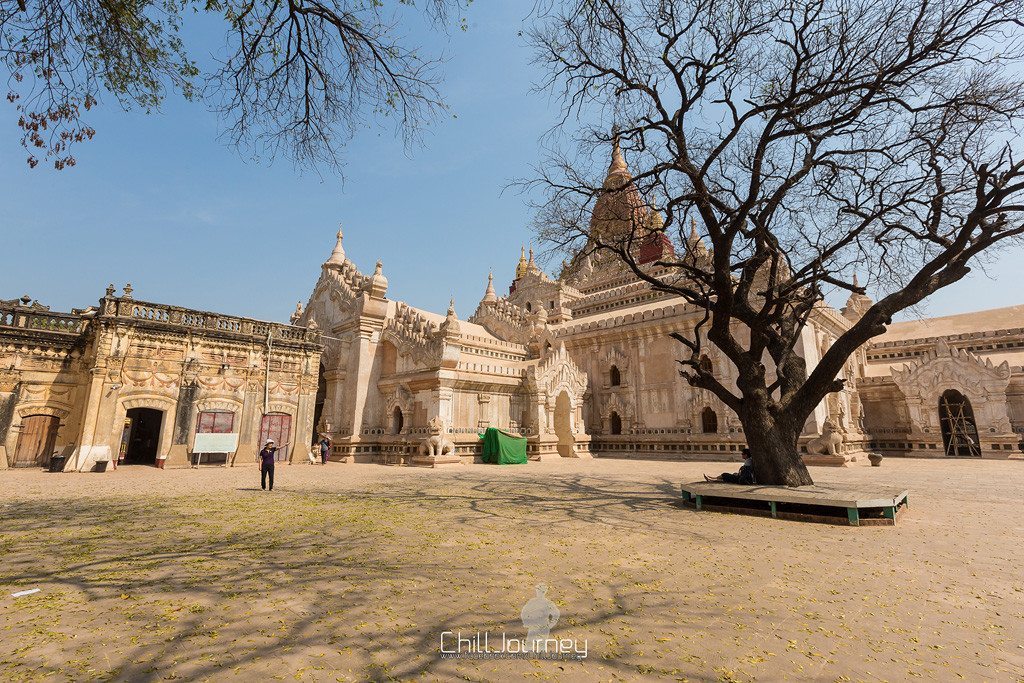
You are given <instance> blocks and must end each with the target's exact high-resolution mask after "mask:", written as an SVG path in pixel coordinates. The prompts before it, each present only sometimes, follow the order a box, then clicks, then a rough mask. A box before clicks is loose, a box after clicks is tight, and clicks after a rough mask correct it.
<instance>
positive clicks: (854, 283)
mask: <svg viewBox="0 0 1024 683" xmlns="http://www.w3.org/2000/svg"><path fill="white" fill-rule="evenodd" d="M853 286H854V287H860V282H858V281H857V271H853Z"/></svg>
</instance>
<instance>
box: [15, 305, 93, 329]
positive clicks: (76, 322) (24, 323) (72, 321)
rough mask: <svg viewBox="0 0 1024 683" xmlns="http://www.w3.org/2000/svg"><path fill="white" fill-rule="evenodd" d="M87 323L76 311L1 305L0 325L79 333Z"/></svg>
mask: <svg viewBox="0 0 1024 683" xmlns="http://www.w3.org/2000/svg"><path fill="white" fill-rule="evenodd" d="M85 323H86V321H85V319H84V318H82V316H80V315H76V314H74V313H51V312H50V311H33V310H31V309H29V308H23V307H20V306H4V307H0V327H18V328H22V329H25V330H38V331H42V332H63V333H67V334H78V333H80V332H81V331H82V330H83V329H85Z"/></svg>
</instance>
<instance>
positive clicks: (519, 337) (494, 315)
mask: <svg viewBox="0 0 1024 683" xmlns="http://www.w3.org/2000/svg"><path fill="white" fill-rule="evenodd" d="M469 322H471V323H474V324H476V325H480V326H482V327H484V328H485V329H486V330H487V331H488V332H490V333H491V334H493V335H495V336H496V337H499V338H501V339H504V340H506V341H509V342H512V343H516V344H525V343H527V342H528V341H529V340H530V336H531V334H532V331H533V325H532V323H531V322H530V314H529V313H527V312H526V310H525V309H523V308H520V307H519V306H516V305H515V304H514V303H512V302H510V301H509V300H508V299H505V298H501V299H498V300H497V301H494V302H488V303H481V304H480V305H479V306H478V307H477V309H476V312H475V313H473V315H471V316H470V318H469Z"/></svg>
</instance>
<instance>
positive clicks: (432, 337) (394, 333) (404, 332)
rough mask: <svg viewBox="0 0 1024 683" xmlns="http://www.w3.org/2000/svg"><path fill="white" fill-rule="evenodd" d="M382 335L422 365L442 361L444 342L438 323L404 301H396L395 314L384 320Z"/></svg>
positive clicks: (430, 364)
mask: <svg viewBox="0 0 1024 683" xmlns="http://www.w3.org/2000/svg"><path fill="white" fill-rule="evenodd" d="M381 336H382V338H383V339H385V340H387V341H389V342H391V343H392V344H394V345H395V347H396V348H398V349H400V350H401V351H403V352H406V353H409V354H411V355H412V357H413V359H414V360H415V361H416V362H417V363H419V364H421V365H425V366H427V367H434V366H436V365H437V364H438V363H439V362H440V357H441V352H442V346H443V343H442V341H441V339H440V338H439V337H438V327H437V325H435V324H434V323H432V322H431V321H429V320H427V319H426V317H424V316H423V315H422V314H421V313H420V312H419V311H417V310H416V309H414V308H413V307H412V306H409V305H408V304H406V303H404V302H402V301H396V302H395V315H394V316H392V317H390V318H388V319H387V320H386V321H385V322H384V329H383V330H382V331H381Z"/></svg>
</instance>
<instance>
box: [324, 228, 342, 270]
mask: <svg viewBox="0 0 1024 683" xmlns="http://www.w3.org/2000/svg"><path fill="white" fill-rule="evenodd" d="M344 237H345V233H344V232H342V230H341V223H338V235H337V240H338V241H337V242H336V243H335V244H334V251H332V252H331V257H330V258H329V259H327V263H326V264H324V265H332V266H341V265H344V264H345V249H344V247H342V246H341V241H342V239H343V238H344Z"/></svg>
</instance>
